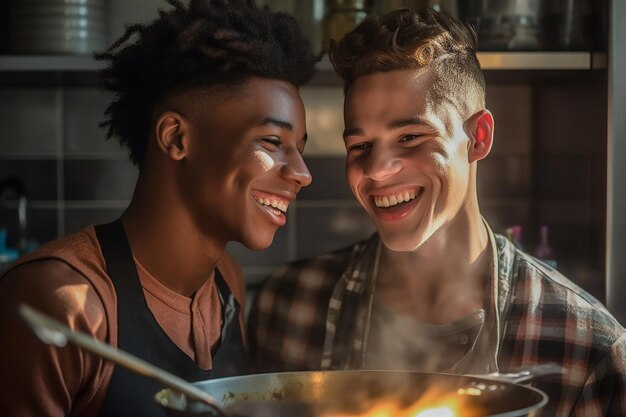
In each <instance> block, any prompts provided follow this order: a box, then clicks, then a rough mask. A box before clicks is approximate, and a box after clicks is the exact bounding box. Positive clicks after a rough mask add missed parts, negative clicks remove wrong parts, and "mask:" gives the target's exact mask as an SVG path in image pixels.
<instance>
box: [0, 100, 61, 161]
mask: <svg viewBox="0 0 626 417" xmlns="http://www.w3.org/2000/svg"><path fill="white" fill-rule="evenodd" d="M57 111H58V106H57V92H56V90H54V89H17V88H7V89H2V90H0V124H2V133H0V146H1V147H2V154H13V153H17V154H20V153H35V154H42V153H43V154H46V153H49V154H54V153H55V152H56V143H57V116H58V115H57Z"/></svg>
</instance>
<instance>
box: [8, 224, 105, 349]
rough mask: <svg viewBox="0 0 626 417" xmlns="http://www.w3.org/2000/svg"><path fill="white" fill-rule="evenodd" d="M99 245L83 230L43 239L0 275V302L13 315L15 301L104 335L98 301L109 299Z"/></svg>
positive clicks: (89, 231) (88, 232)
mask: <svg viewBox="0 0 626 417" xmlns="http://www.w3.org/2000/svg"><path fill="white" fill-rule="evenodd" d="M104 268H105V267H104V261H103V260H102V259H101V255H100V250H99V246H98V244H97V240H95V234H93V228H91V230H89V228H88V229H85V230H83V231H80V232H78V233H75V234H72V235H68V236H67V237H63V238H60V239H57V240H54V241H52V242H49V243H47V244H45V245H43V246H41V247H40V248H38V249H36V250H35V251H33V252H31V253H29V254H28V255H26V256H24V257H23V258H21V259H20V260H18V261H17V262H16V263H15V264H14V265H13V266H11V268H10V269H9V270H8V271H7V272H6V273H5V274H4V275H3V276H2V277H1V278H0V300H1V301H0V305H2V306H3V308H4V309H5V311H7V310H6V309H9V310H11V314H15V312H16V311H17V309H18V307H19V305H20V304H21V303H24V304H28V305H31V306H32V307H34V308H36V309H39V310H41V311H43V312H44V313H47V314H50V315H52V316H53V317H56V318H58V319H60V320H63V321H64V322H68V323H70V324H74V325H76V326H78V327H81V328H82V327H85V328H90V329H99V331H98V332H97V333H98V334H99V335H102V336H103V338H104V336H105V335H106V325H105V324H106V322H107V321H108V320H106V319H107V318H108V317H107V316H108V315H107V314H106V311H105V304H104V302H103V298H104V299H107V300H108V299H111V298H112V297H114V290H113V289H112V287H111V286H110V281H109V280H108V278H107V276H106V273H105V272H104Z"/></svg>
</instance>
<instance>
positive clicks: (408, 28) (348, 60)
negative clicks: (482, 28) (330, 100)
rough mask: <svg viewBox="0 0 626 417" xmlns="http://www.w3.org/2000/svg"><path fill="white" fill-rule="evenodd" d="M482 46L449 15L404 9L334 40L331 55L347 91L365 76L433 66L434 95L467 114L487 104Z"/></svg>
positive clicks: (473, 33) (374, 17)
mask: <svg viewBox="0 0 626 417" xmlns="http://www.w3.org/2000/svg"><path fill="white" fill-rule="evenodd" d="M477 47H478V37H477V35H476V31H475V30H474V29H473V28H472V27H471V26H470V25H468V24H466V23H464V22H461V21H459V20H456V19H454V18H453V17H452V16H450V14H448V13H446V12H437V11H435V10H433V9H432V8H426V9H422V10H420V11H419V12H418V11H416V10H412V9H399V10H395V11H392V12H389V13H386V14H384V15H382V16H378V15H371V16H369V17H368V18H366V19H365V20H363V22H361V23H360V24H359V25H358V26H357V27H356V28H355V29H354V30H353V31H352V32H350V33H348V34H347V35H346V36H344V37H343V39H341V40H340V41H339V42H338V43H337V42H336V41H334V40H333V41H331V44H330V52H329V55H330V60H331V62H332V63H333V66H334V68H335V71H336V72H337V74H339V76H340V77H341V78H342V79H343V81H344V85H345V89H346V91H347V90H348V89H349V88H350V85H351V84H352V83H353V82H354V80H356V79H357V78H358V77H360V76H363V75H368V74H372V73H376V72H386V71H394V70H405V69H421V68H429V69H430V70H431V72H432V74H433V76H434V81H433V88H432V94H433V95H434V96H437V97H438V98H439V99H446V100H452V101H454V102H455V104H456V105H457V106H460V107H461V110H463V111H464V112H467V111H471V109H472V108H475V107H476V106H479V107H481V108H484V106H485V79H484V75H483V72H482V69H481V68H480V63H479V62H478V58H477V56H476V51H477Z"/></svg>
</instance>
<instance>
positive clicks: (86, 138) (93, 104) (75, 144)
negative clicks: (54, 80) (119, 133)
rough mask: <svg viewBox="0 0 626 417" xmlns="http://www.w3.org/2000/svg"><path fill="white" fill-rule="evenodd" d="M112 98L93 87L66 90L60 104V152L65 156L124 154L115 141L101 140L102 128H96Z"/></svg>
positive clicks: (102, 135)
mask: <svg viewBox="0 0 626 417" xmlns="http://www.w3.org/2000/svg"><path fill="white" fill-rule="evenodd" d="M111 99H112V95H111V94H109V93H105V92H101V91H99V90H97V89H93V88H68V89H66V90H65V93H64V95H63V103H64V109H65V111H64V118H63V121H64V126H65V137H64V150H65V151H66V152H68V153H81V152H96V153H97V152H116V153H120V154H121V155H126V154H127V153H128V152H127V151H126V150H125V149H122V148H120V145H119V142H118V141H117V140H116V139H115V138H113V139H111V140H105V138H106V129H105V128H101V127H99V124H100V122H102V121H103V120H104V119H105V116H104V111H105V109H106V107H107V106H108V104H109V102H110V101H111Z"/></svg>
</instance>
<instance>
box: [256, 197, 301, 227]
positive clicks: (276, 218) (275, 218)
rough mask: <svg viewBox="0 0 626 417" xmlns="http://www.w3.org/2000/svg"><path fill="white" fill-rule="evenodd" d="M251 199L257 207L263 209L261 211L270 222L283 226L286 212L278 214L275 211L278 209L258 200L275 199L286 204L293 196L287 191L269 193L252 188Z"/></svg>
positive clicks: (285, 220)
mask: <svg viewBox="0 0 626 417" xmlns="http://www.w3.org/2000/svg"><path fill="white" fill-rule="evenodd" d="M252 199H253V200H254V202H255V203H256V204H257V205H258V206H259V208H260V209H261V210H263V212H264V213H265V214H266V215H267V216H268V217H269V219H270V220H271V221H272V223H274V224H275V225H277V226H284V225H285V224H286V223H287V216H286V213H283V212H280V214H278V213H277V211H280V210H278V209H276V208H274V207H271V206H268V205H266V204H262V203H261V202H260V201H259V200H260V199H270V200H275V201H277V202H280V203H283V204H285V205H287V206H288V205H289V203H291V202H292V201H293V200H294V199H295V196H294V195H293V194H292V193H289V192H281V193H270V192H266V191H260V190H254V191H253V192H252Z"/></svg>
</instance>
